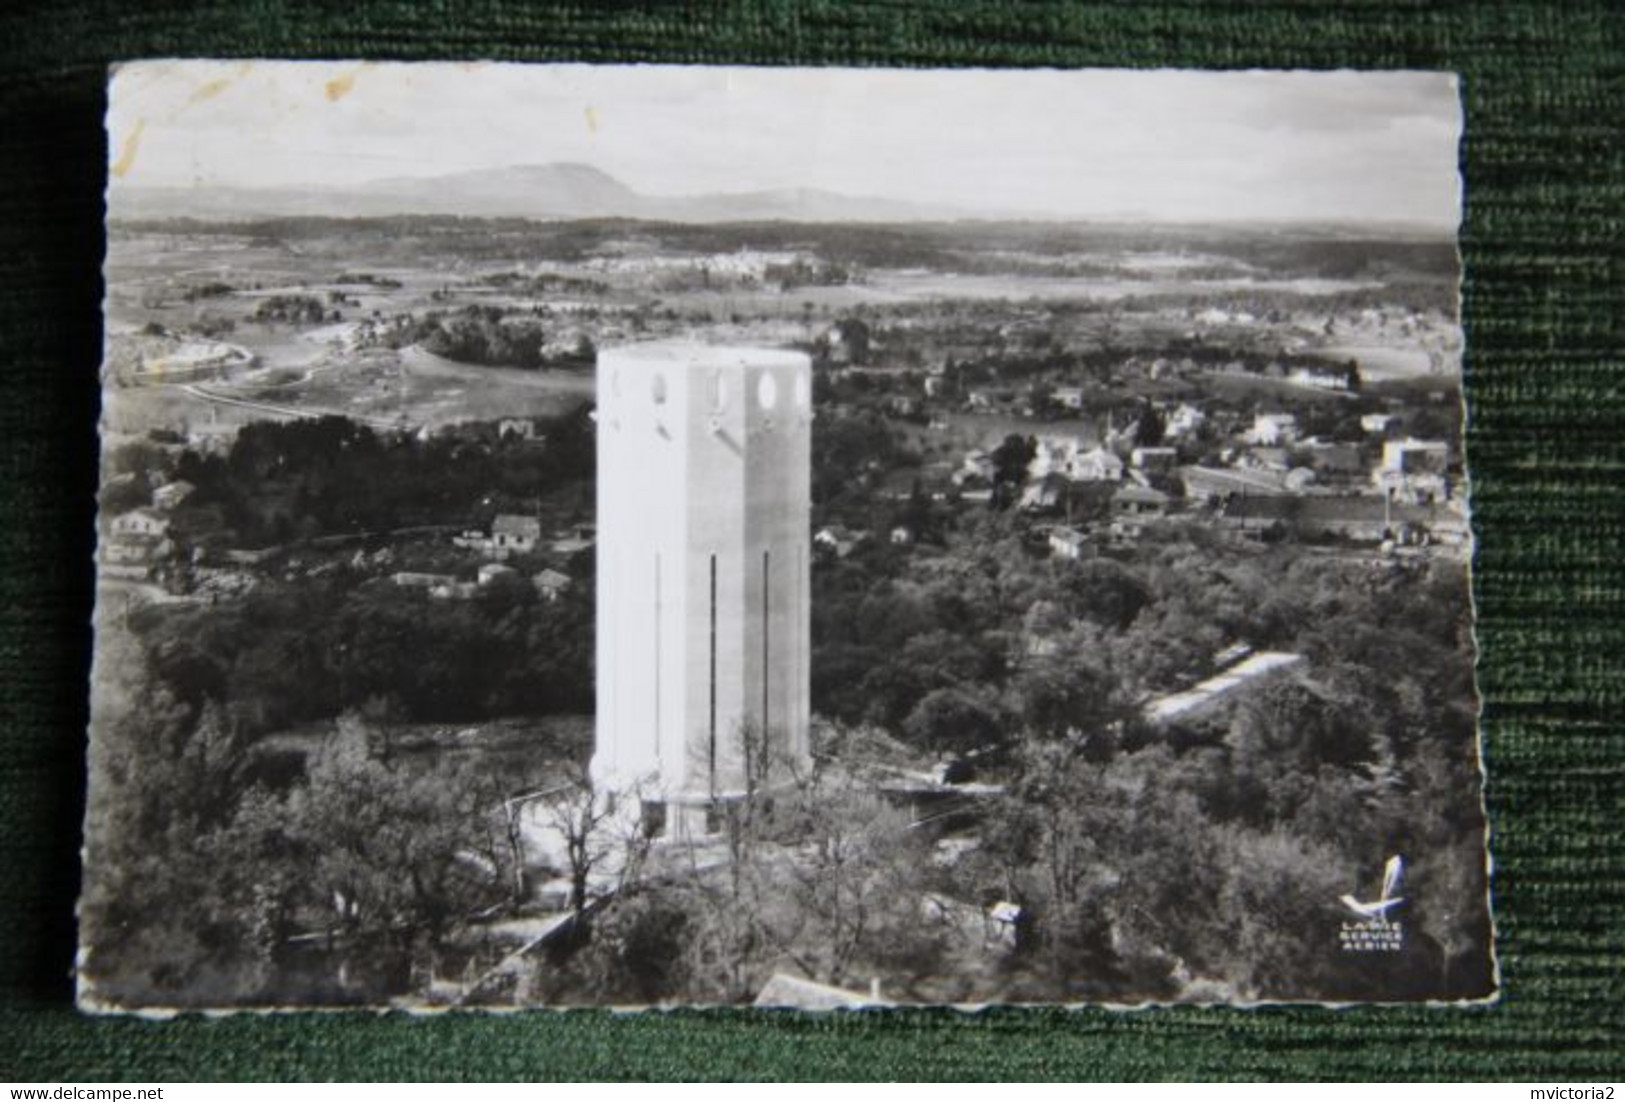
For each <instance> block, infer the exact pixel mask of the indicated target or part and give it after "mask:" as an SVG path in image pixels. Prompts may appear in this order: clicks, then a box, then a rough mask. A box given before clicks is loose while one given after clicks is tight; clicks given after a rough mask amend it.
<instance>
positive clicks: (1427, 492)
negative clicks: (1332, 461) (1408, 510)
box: [1371, 437, 1450, 505]
mask: <svg viewBox="0 0 1625 1102" xmlns="http://www.w3.org/2000/svg"><path fill="white" fill-rule="evenodd" d="M1449 464H1450V446H1449V445H1448V444H1446V443H1444V442H1443V441H1441V440H1413V439H1411V438H1409V437H1407V438H1405V439H1404V440H1389V441H1386V442H1384V444H1383V446H1382V463H1381V465H1380V466H1378V467H1377V469H1376V470H1375V471H1373V472H1372V474H1371V481H1372V482H1373V483H1374V484H1375V485H1376V487H1377V490H1378V491H1379V492H1380V493H1382V494H1383V495H1384V496H1386V497H1388V498H1389V499H1391V500H1393V501H1398V502H1404V503H1406V504H1409V505H1430V504H1432V503H1434V502H1437V501H1446V500H1448V499H1449V497H1450V485H1449V482H1448V481H1447V479H1446V477H1445V474H1446V471H1447V470H1448V469H1449Z"/></svg>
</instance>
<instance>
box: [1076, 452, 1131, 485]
mask: <svg viewBox="0 0 1625 1102" xmlns="http://www.w3.org/2000/svg"><path fill="white" fill-rule="evenodd" d="M1066 476H1067V477H1068V478H1070V479H1071V480H1072V481H1074V482H1120V481H1122V478H1123V461H1122V460H1121V459H1119V458H1118V457H1117V453H1115V452H1113V451H1111V450H1110V449H1108V448H1106V447H1104V446H1102V447H1095V448H1091V449H1090V450H1088V451H1086V452H1084V453H1082V454H1081V455H1077V456H1074V457H1073V458H1072V460H1071V462H1070V463H1068V465H1067V471H1066Z"/></svg>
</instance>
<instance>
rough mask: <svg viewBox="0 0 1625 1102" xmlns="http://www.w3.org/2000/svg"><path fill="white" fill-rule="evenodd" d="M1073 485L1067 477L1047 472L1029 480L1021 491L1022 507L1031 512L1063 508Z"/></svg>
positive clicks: (1047, 511) (1045, 511) (1052, 510)
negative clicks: (1040, 476)
mask: <svg viewBox="0 0 1625 1102" xmlns="http://www.w3.org/2000/svg"><path fill="white" fill-rule="evenodd" d="M1070 489H1071V487H1070V485H1069V484H1068V482H1067V480H1066V478H1065V477H1063V476H1062V475H1059V474H1053V473H1052V474H1047V475H1045V476H1044V477H1042V478H1037V479H1034V480H1032V481H1031V482H1029V483H1028V484H1027V485H1026V486H1025V487H1024V488H1023V489H1022V491H1021V508H1022V509H1024V510H1025V511H1027V512H1029V513H1049V512H1054V511H1056V510H1058V509H1060V508H1061V506H1062V505H1063V504H1064V503H1065V501H1066V499H1067V494H1068V492H1069V491H1070Z"/></svg>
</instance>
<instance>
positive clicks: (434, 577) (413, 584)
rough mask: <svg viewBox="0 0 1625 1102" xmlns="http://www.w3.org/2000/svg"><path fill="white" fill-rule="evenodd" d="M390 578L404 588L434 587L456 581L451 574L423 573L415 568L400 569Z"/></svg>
mask: <svg viewBox="0 0 1625 1102" xmlns="http://www.w3.org/2000/svg"><path fill="white" fill-rule="evenodd" d="M389 580H390V581H391V582H393V583H394V584H396V585H398V586H400V587H401V588H402V589H433V588H434V587H435V586H446V585H451V584H453V583H454V582H456V580H457V579H456V578H453V577H452V576H451V575H450V574H423V573H420V572H418V571H415V570H400V571H397V572H395V573H394V574H391V575H390V576H389Z"/></svg>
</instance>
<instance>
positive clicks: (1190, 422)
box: [1163, 402, 1207, 440]
mask: <svg viewBox="0 0 1625 1102" xmlns="http://www.w3.org/2000/svg"><path fill="white" fill-rule="evenodd" d="M1206 420H1207V414H1205V413H1203V412H1202V411H1201V410H1200V409H1197V408H1196V407H1195V406H1193V405H1191V404H1190V403H1189V402H1181V403H1180V404H1179V405H1178V406H1176V407H1175V408H1174V409H1173V411H1172V412H1170V413H1169V414H1168V417H1167V419H1166V421H1165V422H1164V425H1163V435H1164V436H1166V437H1168V438H1169V439H1172V440H1178V439H1180V438H1181V437H1185V436H1190V435H1192V434H1194V433H1195V432H1196V430H1197V429H1199V428H1201V427H1202V424H1203V422H1205V421H1206Z"/></svg>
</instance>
